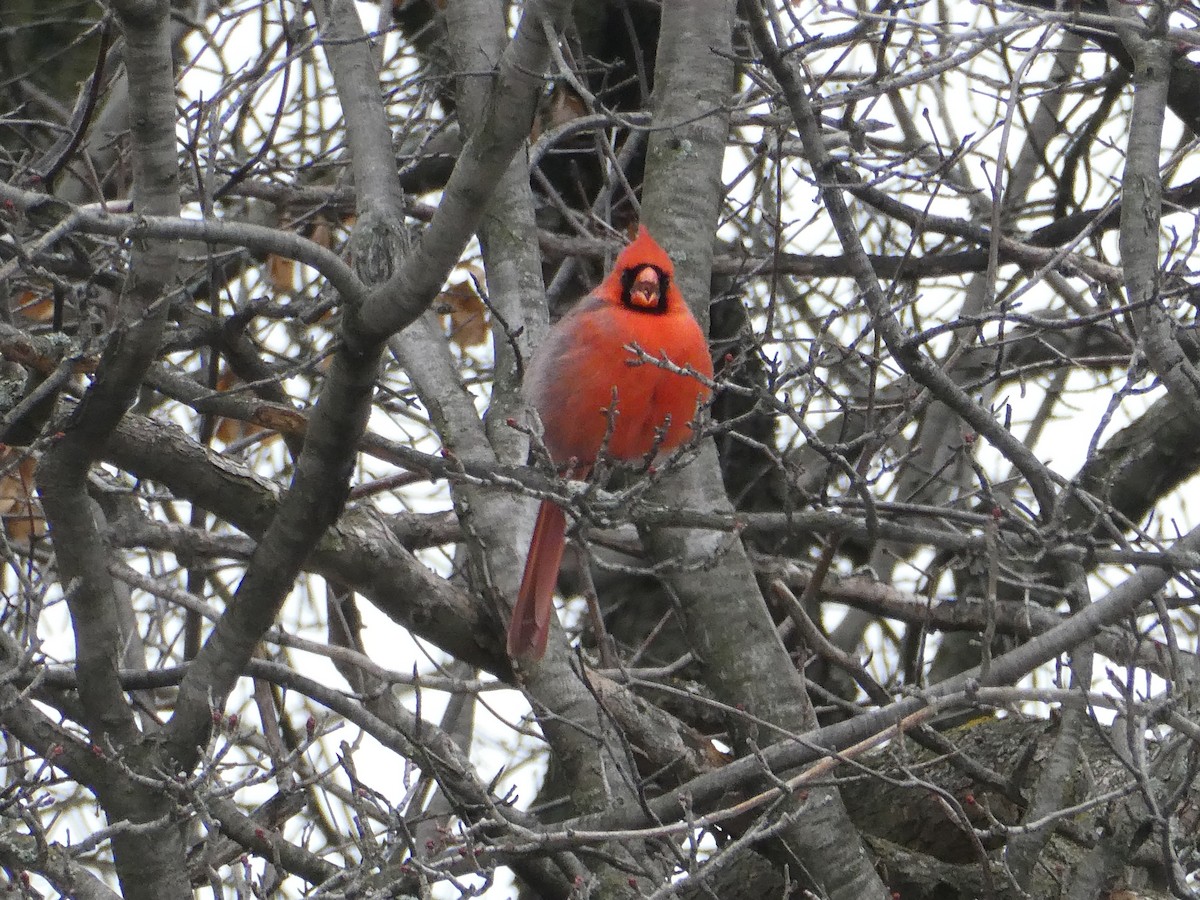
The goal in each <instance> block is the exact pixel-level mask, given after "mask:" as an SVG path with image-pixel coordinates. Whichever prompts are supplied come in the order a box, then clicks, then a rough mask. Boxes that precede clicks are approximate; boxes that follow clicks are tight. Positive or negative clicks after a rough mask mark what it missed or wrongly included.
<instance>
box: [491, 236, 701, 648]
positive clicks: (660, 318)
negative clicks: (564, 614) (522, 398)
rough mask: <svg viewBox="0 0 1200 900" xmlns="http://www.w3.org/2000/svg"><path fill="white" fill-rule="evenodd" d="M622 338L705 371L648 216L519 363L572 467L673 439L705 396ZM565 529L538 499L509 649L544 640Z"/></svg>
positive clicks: (581, 471)
mask: <svg viewBox="0 0 1200 900" xmlns="http://www.w3.org/2000/svg"><path fill="white" fill-rule="evenodd" d="M629 345H636V346H637V347H639V348H641V349H642V350H643V351H645V353H646V354H647V355H648V356H650V357H653V358H655V359H660V360H661V359H663V358H666V359H667V360H669V361H670V362H671V363H673V364H674V365H676V366H678V367H679V368H681V369H690V370H692V371H694V372H696V373H698V374H700V375H703V376H704V377H705V378H709V379H711V378H712V373H713V369H712V360H711V359H710V357H709V355H708V344H707V343H706V342H705V339H704V333H703V332H702V331H701V330H700V326H699V325H698V324H696V320H695V319H694V318H693V317H692V313H691V310H689V309H688V305H687V303H686V302H684V299H683V295H682V294H680V293H679V288H678V287H677V286H676V284H675V267H674V266H673V265H672V263H671V260H670V258H669V257H668V256H667V254H666V252H665V251H664V250H663V249H662V247H660V246H659V245H658V243H657V242H656V241H655V240H654V238H652V237H651V236H650V233H649V232H648V231H646V229H645V227H642V228H639V229H638V233H637V237H636V238H635V239H634V240H633V242H632V243H631V244H629V246H627V247H626V248H625V249H624V250H622V251H621V254H620V255H619V256H618V257H617V262H616V264H615V265H614V266H613V270H612V271H611V272H609V273H608V277H606V278H605V279H604V281H603V283H601V285H600V286H599V287H598V288H596V289H595V290H594V291H592V293H590V294H588V296H587V297H585V298H584V299H583V300H581V301H580V302H579V303H578V304H577V305H576V306H575V307H574V308H573V309H572V310H571V311H570V312H569V313H567V314H566V315H565V316H563V318H562V319H560V320H559V322H558V323H557V324H556V325H554V327H552V328H551V329H550V331H549V333H548V334H547V335H546V338H545V341H544V342H543V343H542V344H541V346H539V347H538V348H537V350H536V351H535V353H534V356H533V358H532V360H531V361H530V364H529V368H528V371H527V372H526V375H525V394H526V397H527V399H528V401H529V404H530V406H532V407H533V408H534V409H536V410H537V412H538V415H539V416H540V417H541V420H542V425H543V427H544V429H545V433H544V436H543V440H544V442H545V445H546V449H547V450H548V451H550V456H551V458H552V459H553V460H554V462H555V463H557V464H558V465H560V466H564V467H566V474H567V475H568V476H572V477H578V478H584V477H586V476H587V474H588V473H589V472H590V471H591V468H592V466H593V465H594V464H595V462H596V457H597V456H598V455H599V454H600V451H601V449H604V450H605V451H606V453H607V455H608V457H609V458H611V459H615V460H626V461H634V460H639V459H643V458H645V457H647V456H648V455H649V454H651V453H652V452H657V453H665V452H666V451H669V450H671V449H673V448H675V447H678V446H679V445H680V444H682V443H683V442H684V441H686V440H687V438H688V436H689V435H690V434H691V423H692V419H693V418H694V417H695V415H696V409H697V405H698V404H699V403H701V402H703V401H704V400H706V399H707V398H708V395H709V389H708V386H707V385H706V384H705V383H704V382H703V381H701V380H699V379H697V378H695V377H693V376H691V375H687V374H679V373H677V372H671V371H668V370H667V369H665V368H662V367H661V366H657V365H655V364H654V363H652V362H649V361H644V360H643V361H642V362H640V363H638V361H637V356H636V354H635V353H634V352H632V351H631V350H629V349H627V347H628V346H629ZM565 540H566V517H565V516H564V514H563V511H562V508H561V507H559V506H558V505H557V504H555V503H553V502H551V501H549V500H544V501H542V505H541V507H540V508H539V509H538V516H537V523H536V524H535V525H534V529H533V539H532V540H531V541H530V543H529V556H528V558H527V559H526V561H525V574H524V575H523V576H522V578H521V588H520V590H519V591H518V593H517V603H516V606H515V607H514V608H513V617H512V624H511V625H510V626H509V629H508V653H509V655H510V656H512V657H514V658H519V659H526V660H537V659H541V657H542V654H543V653H545V652H546V638H547V637H548V635H549V633H550V615H551V613H552V612H553V609H554V606H553V603H552V598H553V595H554V587H555V584H556V583H557V581H558V568H559V565H560V564H561V562H562V555H563V546H564V543H565Z"/></svg>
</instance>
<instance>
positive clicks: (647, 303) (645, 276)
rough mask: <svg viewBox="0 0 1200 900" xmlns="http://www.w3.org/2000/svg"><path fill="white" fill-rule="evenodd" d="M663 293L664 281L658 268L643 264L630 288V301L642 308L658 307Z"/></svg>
mask: <svg viewBox="0 0 1200 900" xmlns="http://www.w3.org/2000/svg"><path fill="white" fill-rule="evenodd" d="M661 294H662V283H661V281H660V279H659V276H658V270H657V269H655V268H654V267H653V266H642V268H641V270H640V271H639V272H638V273H637V278H635V279H634V281H633V285H632V286H631V287H630V288H629V302H630V304H631V305H633V306H637V307H641V308H642V309H657V308H658V301H659V298H660V296H661Z"/></svg>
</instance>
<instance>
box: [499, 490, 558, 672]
mask: <svg viewBox="0 0 1200 900" xmlns="http://www.w3.org/2000/svg"><path fill="white" fill-rule="evenodd" d="M566 533H567V518H566V516H565V515H564V514H563V511H562V507H560V506H559V505H558V504H556V503H551V502H550V501H549V500H543V501H542V505H541V507H540V508H539V509H538V515H537V522H536V523H535V524H534V526H533V539H532V540H530V542H529V556H528V557H527V558H526V560H525V574H524V575H523V576H521V589H520V590H519V591H517V604H516V606H514V607H513V615H512V624H510V625H509V626H508V655H509V656H511V657H513V658H514V659H526V660H538V659H541V658H542V654H544V653H545V652H546V639H547V638H548V637H549V635H550V616H551V614H552V613H553V612H554V602H553V601H554V587H555V585H556V584H557V583H558V568H559V566H560V565H561V564H562V557H563V547H564V546H565V545H566Z"/></svg>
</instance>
